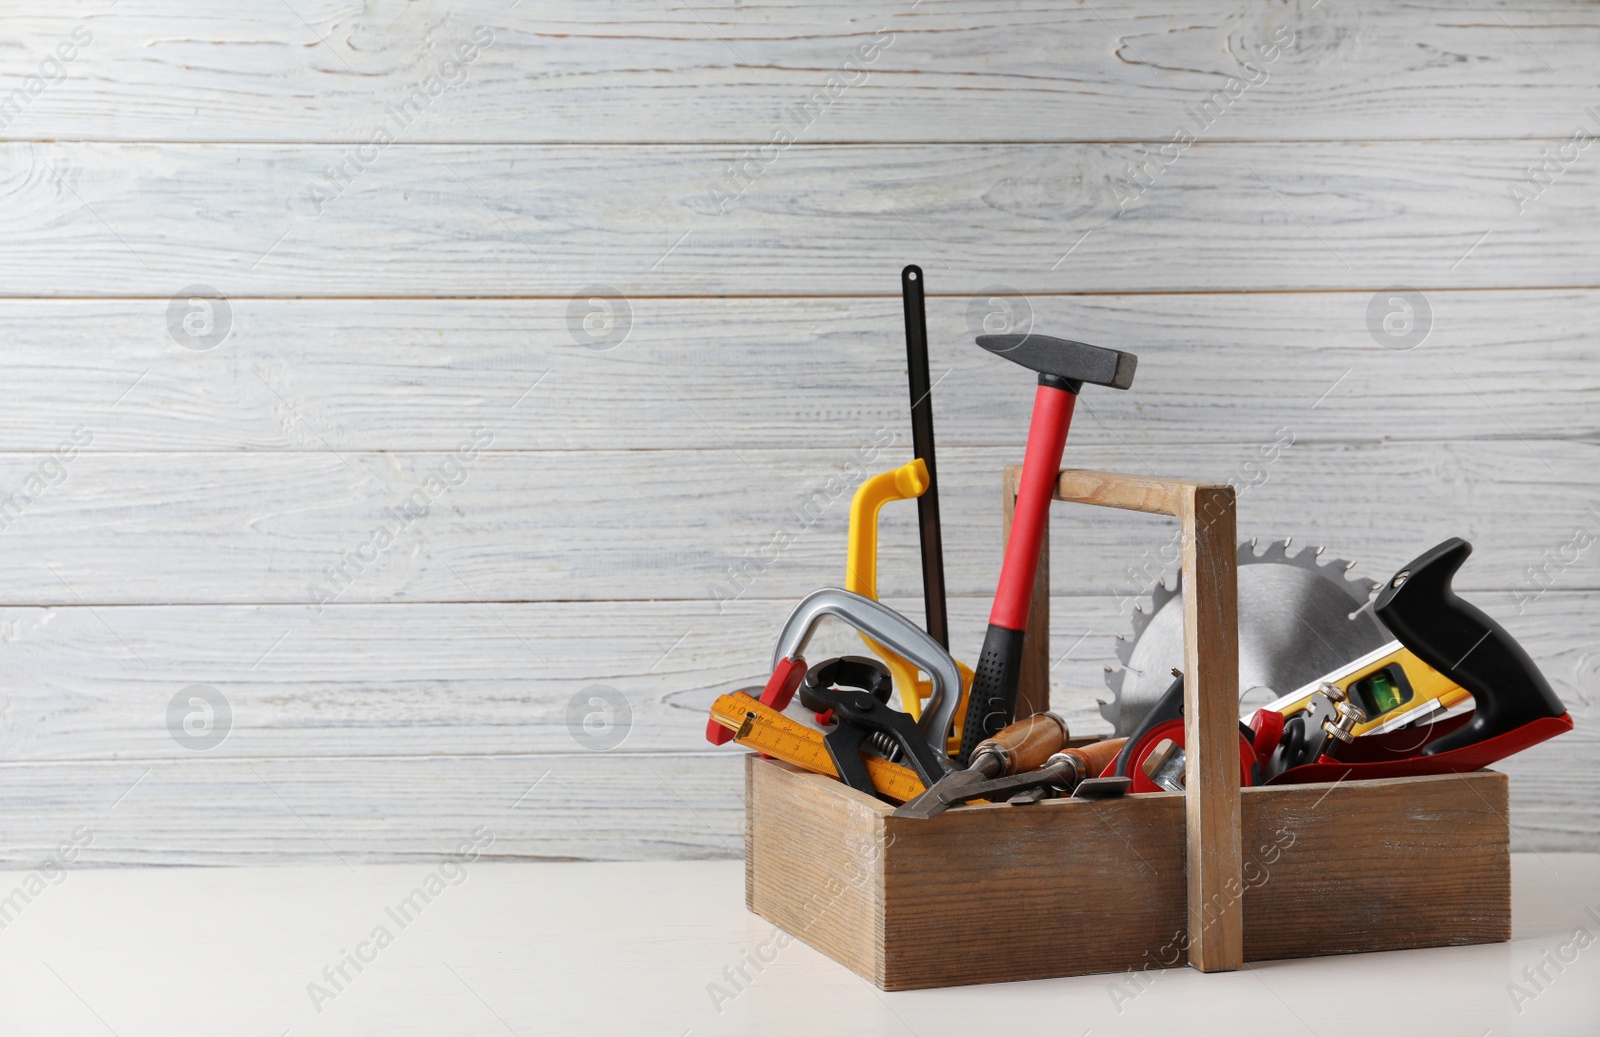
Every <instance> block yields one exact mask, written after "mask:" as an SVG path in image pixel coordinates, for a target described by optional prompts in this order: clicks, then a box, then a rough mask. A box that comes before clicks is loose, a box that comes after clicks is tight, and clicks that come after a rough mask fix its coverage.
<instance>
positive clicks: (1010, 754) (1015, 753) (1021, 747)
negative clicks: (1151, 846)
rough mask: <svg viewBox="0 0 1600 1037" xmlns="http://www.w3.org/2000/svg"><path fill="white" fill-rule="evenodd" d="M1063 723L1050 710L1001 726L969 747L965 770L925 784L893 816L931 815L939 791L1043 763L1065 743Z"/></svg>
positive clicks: (938, 799) (952, 789)
mask: <svg viewBox="0 0 1600 1037" xmlns="http://www.w3.org/2000/svg"><path fill="white" fill-rule="evenodd" d="M1068 737H1069V736H1068V734H1067V722H1066V721H1065V720H1062V719H1061V718H1060V717H1058V716H1056V715H1055V714H1054V713H1035V714H1034V715H1033V716H1030V717H1024V718H1023V719H1021V720H1018V721H1017V722H1016V723H1014V724H1011V725H1009V726H1008V727H1005V728H1003V729H1002V730H1001V731H1000V732H999V733H998V734H996V735H994V737H992V738H987V739H984V740H983V741H982V742H979V743H978V745H977V747H976V748H974V749H973V750H972V758H971V760H970V761H969V763H968V765H967V767H966V769H965V770H959V771H951V772H950V773H949V774H946V775H945V776H944V777H942V778H940V779H939V780H938V781H936V782H934V783H933V784H932V785H931V786H929V788H928V790H927V791H926V792H924V793H922V795H920V796H918V797H917V798H916V799H913V800H912V801H911V802H909V803H907V804H905V805H904V806H902V807H900V808H899V809H898V810H896V811H895V812H894V816H896V817H923V816H927V817H932V816H933V814H937V813H940V812H941V811H942V810H943V809H944V807H943V806H940V807H938V809H935V810H934V811H933V814H925V813H924V810H925V808H926V807H927V806H929V805H936V804H937V803H938V802H939V801H940V799H941V797H942V793H948V792H953V791H954V790H956V789H960V788H964V787H965V786H968V785H976V784H977V783H979V782H983V781H989V780H992V779H994V778H1000V777H1005V776H1007V775H1011V774H1020V773H1022V772H1024V771H1032V770H1037V769H1038V768H1040V767H1042V766H1044V764H1045V761H1046V760H1048V759H1050V756H1051V754H1053V753H1056V752H1059V751H1060V750H1061V749H1062V748H1064V747H1065V746H1066V744H1067V738H1068ZM1097 773H1098V772H1097Z"/></svg>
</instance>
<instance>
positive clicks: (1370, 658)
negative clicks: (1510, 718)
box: [1262, 641, 1472, 736]
mask: <svg viewBox="0 0 1600 1037" xmlns="http://www.w3.org/2000/svg"><path fill="white" fill-rule="evenodd" d="M1330 684H1331V685H1333V686H1334V687H1336V688H1337V689H1339V691H1340V692H1341V693H1343V694H1344V695H1345V696H1346V697H1348V698H1349V699H1350V701H1351V702H1353V703H1355V704H1356V705H1357V706H1359V707H1360V708H1361V711H1362V712H1363V713H1365V714H1366V717H1367V719H1366V720H1364V721H1362V722H1361V723H1359V724H1357V725H1356V726H1355V729H1354V731H1353V733H1354V734H1356V735H1357V736H1360V735H1366V734H1373V733H1382V732H1383V731H1390V730H1393V729H1395V728H1397V727H1401V726H1403V725H1405V724H1410V723H1415V722H1417V721H1419V720H1422V719H1423V718H1424V717H1429V716H1434V715H1435V714H1442V713H1443V712H1446V711H1448V710H1451V709H1454V708H1455V707H1456V706H1459V705H1461V704H1463V703H1469V702H1471V700H1472V696H1471V694H1469V693H1468V692H1467V690H1466V689H1465V688H1463V687H1461V686H1460V685H1459V684H1457V683H1455V682H1454V681H1452V680H1451V679H1450V678H1448V677H1446V676H1445V675H1444V674H1442V673H1440V672H1439V671H1438V670H1435V669H1434V668H1433V667H1431V666H1429V665H1427V664H1426V663H1424V662H1423V661H1422V660H1421V659H1418V658H1417V657H1416V655H1415V654H1413V653H1412V651H1411V650H1410V649H1409V648H1407V647H1405V646H1404V645H1402V644H1401V643H1400V642H1399V641H1390V642H1389V643H1388V644H1385V645H1381V646H1379V647H1378V648H1377V649H1375V650H1373V651H1371V652H1368V653H1367V654H1366V655H1364V656H1362V657H1361V658H1359V659H1356V660H1355V661H1353V662H1351V663H1349V664H1348V665H1346V666H1342V667H1340V668H1339V669H1338V670H1336V671H1334V672H1332V673H1329V674H1327V675H1325V676H1324V677H1322V678H1321V679H1320V680H1317V681H1315V682H1313V683H1311V684H1308V685H1307V686H1305V687H1303V688H1300V689H1299V690H1297V691H1292V692H1290V693H1289V694H1287V695H1285V696H1283V697H1282V698H1280V699H1276V700H1274V701H1272V702H1269V703H1267V705H1265V706H1263V707H1262V708H1263V709H1266V710H1272V711H1275V712H1277V713H1278V714H1280V715H1283V716H1292V715H1294V714H1295V713H1298V712H1300V711H1301V710H1303V709H1305V708H1306V707H1307V706H1308V705H1309V703H1310V701H1311V696H1312V695H1313V694H1314V693H1316V692H1317V691H1318V690H1320V689H1321V688H1322V687H1323V686H1324V685H1330Z"/></svg>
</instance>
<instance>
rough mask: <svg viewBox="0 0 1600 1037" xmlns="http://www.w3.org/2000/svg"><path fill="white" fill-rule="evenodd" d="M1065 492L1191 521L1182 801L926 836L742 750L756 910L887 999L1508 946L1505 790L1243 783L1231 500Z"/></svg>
mask: <svg viewBox="0 0 1600 1037" xmlns="http://www.w3.org/2000/svg"><path fill="white" fill-rule="evenodd" d="M1015 479H1016V472H1015V469H1008V471H1007V475H1006V487H1007V490H1006V498H1007V505H1008V506H1007V509H1006V510H1007V517H1008V518H1009V513H1010V507H1009V505H1010V503H1011V498H1012V496H1013V495H1014V492H1015ZM1056 496H1057V498H1058V499H1062V500H1077V501H1082V502H1086V503H1093V504H1100V505H1104V506H1110V507H1120V508H1130V509H1133V510H1140V511H1150V512H1155V513H1162V514H1170V515H1175V516H1177V517H1178V518H1179V519H1180V522H1181V525H1182V532H1183V556H1184V561H1183V564H1184V586H1185V588H1186V591H1185V595H1184V598H1185V623H1184V626H1185V631H1184V636H1185V662H1186V668H1185V673H1186V675H1187V676H1188V679H1186V681H1185V693H1186V704H1185V725H1186V728H1185V742H1186V745H1187V746H1188V747H1189V751H1188V753H1187V767H1188V770H1187V783H1186V787H1187V789H1188V791H1187V792H1185V793H1157V794H1148V795H1139V796H1128V797H1124V798H1121V799H1112V800H1103V801H1098V802H1091V801H1084V800H1077V799H1057V800H1047V801H1044V802H1041V803H1038V804H1034V805H1032V806H1026V807H1012V806H1008V805H1005V804H979V805H969V806H966V807H962V808H959V809H955V810H950V811H948V812H946V813H944V814H942V815H940V816H938V817H936V818H933V819H931V820H918V819H913V818H896V817H893V816H891V814H892V811H893V807H891V806H889V805H888V804H886V803H883V802H881V801H879V800H877V799H875V798H873V797H872V796H868V795H866V794H864V793H861V792H858V791H856V790H854V789H851V788H849V787H848V786H846V785H844V784H843V783H841V782H839V781H837V780H834V779H832V778H827V777H823V776H820V775H816V774H810V773H807V772H804V771H801V770H798V769H796V768H793V767H790V766H788V765H786V764H783V763H780V762H777V761H774V760H767V759H762V758H759V757H756V756H751V757H750V758H749V760H748V762H747V765H746V772H745V901H746V905H747V906H748V907H749V909H750V910H752V911H754V912H756V913H757V914H760V915H761V916H762V917H764V918H766V919H768V920H770V921H771V922H773V923H774V924H776V925H778V926H780V927H781V928H783V929H785V930H786V931H788V932H790V933H791V934H793V935H794V936H796V937H798V938H799V939H801V940H803V941H804V942H806V943H807V944H809V945H811V946H812V947H814V948H816V949H817V950H819V951H821V952H822V953H824V954H826V955H828V956H829V957H831V958H833V959H834V960H836V961H838V962H840V963H841V964H844V965H846V966H848V967H849V968H851V969H852V970H854V971H855V972H857V973H859V974H860V975H862V976H863V977H865V978H867V979H869V980H871V981H872V982H873V983H875V984H877V985H878V986H879V987H881V988H883V989H885V990H906V989H913V988H919V987H937V986H952V985H957V984H966V983H990V982H1002V981H1008V980H1021V979H1041V978H1046V977H1052V976H1070V975H1081V974H1086V973H1094V972H1107V971H1120V970H1127V969H1134V970H1139V969H1155V968H1168V967H1173V966H1179V965H1183V964H1185V963H1188V964H1193V965H1195V966H1196V967H1197V968H1199V969H1201V970H1202V971H1220V970H1226V969H1233V968H1238V967H1239V966H1240V965H1241V964H1242V963H1243V962H1244V961H1245V960H1247V959H1249V960H1258V959H1266V958H1288V957H1304V956H1310V955H1319V954H1334V953H1348V952H1358V951H1380V950H1397V949H1402V948H1414V947H1432V946H1445V945H1454V944H1469V943H1487V942H1493V941H1500V940H1507V939H1509V938H1510V935H1511V862H1510V825H1509V821H1508V817H1509V814H1508V803H1507V784H1506V778H1505V776H1504V775H1502V774H1499V773H1496V772H1492V771H1479V772H1476V773H1473V774H1462V775H1444V776H1435V777H1421V778H1396V779H1386V780H1379V781H1346V782H1336V783H1332V784H1317V785H1290V786H1274V787H1263V788H1246V789H1240V788H1239V784H1238V782H1239V776H1238V771H1237V750H1236V748H1235V744H1236V739H1237V734H1236V731H1237V720H1238V717H1237V705H1236V704H1237V702H1238V689H1237V661H1236V660H1237V637H1238V628H1237V619H1236V615H1235V613H1236V583H1235V574H1234V565H1235V564H1236V559H1235V550H1234V543H1235V533H1234V528H1235V526H1234V520H1233V494H1232V491H1231V489H1230V488H1229V487H1226V486H1214V485H1207V484H1201V483H1189V482H1184V481H1181V480H1166V479H1144V478H1136V477H1130V476H1121V475H1114V474H1109V473H1101V472H1080V471H1073V470H1067V471H1063V472H1062V473H1061V477H1060V479H1059V481H1058V485H1057V494H1056ZM1041 582H1044V581H1043V578H1042V577H1041ZM1046 586H1047V584H1046ZM1039 599H1040V594H1037V593H1036V595H1035V601H1036V607H1035V614H1034V616H1033V617H1031V620H1030V624H1029V631H1028V640H1029V649H1028V652H1029V655H1030V657H1032V658H1034V659H1036V660H1037V659H1042V658H1046V657H1047V656H1048V645H1047V643H1046V640H1047V633H1046V632H1047V631H1048V629H1049V627H1048V615H1047V614H1046V613H1043V610H1042V609H1040V608H1039V607H1038V602H1039ZM1044 600H1045V601H1048V599H1047V598H1045V599H1044ZM1046 669H1047V667H1040V666H1039V665H1037V664H1035V665H1034V666H1033V668H1032V675H1033V676H1032V679H1031V683H1030V686H1029V687H1028V688H1026V689H1025V701H1027V702H1029V703H1030V704H1031V705H1032V706H1033V707H1034V708H1044V705H1045V703H1046V701H1047V699H1046V696H1047V694H1048V693H1047V691H1046V690H1045V689H1044V688H1043V687H1041V685H1042V684H1043V676H1044V673H1045V671H1046Z"/></svg>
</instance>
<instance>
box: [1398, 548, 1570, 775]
mask: <svg viewBox="0 0 1600 1037" xmlns="http://www.w3.org/2000/svg"><path fill="white" fill-rule="evenodd" d="M1470 554H1472V545H1471V544H1469V543H1467V542H1466V541H1465V540H1462V539H1461V538H1460V537H1451V538H1450V539H1449V540H1446V541H1445V542H1444V543H1442V544H1439V545H1438V546H1437V547H1434V548H1433V549H1431V550H1429V551H1426V552H1424V553H1423V554H1422V555H1420V556H1418V557H1417V558H1416V559H1415V560H1414V561H1412V563H1411V564H1410V565H1408V566H1406V567H1405V568H1404V569H1401V570H1400V571H1399V572H1398V573H1396V574H1395V575H1394V578H1393V579H1391V580H1390V581H1389V583H1388V585H1387V586H1385V587H1384V589H1383V591H1382V592H1381V593H1380V594H1379V595H1378V600H1377V602H1376V603H1375V604H1374V605H1373V611H1374V612H1376V613H1377V615H1378V618H1379V619H1381V620H1383V624H1384V625H1385V626H1387V627H1388V628H1389V630H1390V631H1391V632H1392V633H1393V634H1394V636H1395V637H1397V638H1399V639H1400V643H1401V644H1403V645H1405V646H1406V648H1408V649H1410V650H1411V652H1412V654H1414V655H1415V656H1416V657H1417V658H1419V659H1421V660H1422V661H1423V662H1425V663H1427V664H1428V665H1429V666H1431V667H1433V668H1434V669H1435V670H1438V671H1439V672H1440V673H1442V674H1444V675H1445V676H1446V677H1448V678H1450V679H1451V680H1452V681H1454V682H1455V683H1456V684H1458V685H1460V686H1461V687H1462V688H1465V689H1466V690H1467V691H1469V692H1471V693H1472V701H1473V707H1474V714H1473V717H1472V720H1471V721H1470V722H1468V723H1467V724H1466V725H1465V726H1463V727H1462V728H1460V729H1459V730H1456V731H1452V732H1451V733H1449V734H1447V735H1444V736H1443V737H1441V738H1437V739H1435V740H1434V741H1433V742H1432V743H1431V744H1430V745H1428V747H1427V748H1425V749H1423V750H1422V755H1423V756H1433V755H1435V754H1436V753H1443V752H1449V751H1450V750H1451V749H1459V748H1461V747H1462V746H1465V745H1472V744H1473V743H1475V742H1481V741H1483V740H1484V739H1486V738H1493V737H1494V736H1495V735H1499V734H1504V733H1505V732H1507V731H1510V730H1512V729H1514V728H1517V727H1521V726H1522V725H1523V724H1526V723H1528V722H1529V721H1531V720H1537V719H1538V718H1540V717H1559V716H1561V715H1563V714H1564V713H1566V711H1567V710H1566V707H1565V706H1563V705H1562V704H1561V700H1560V699H1559V698H1557V697H1556V693H1555V692H1554V691H1553V690H1552V689H1551V687H1550V683H1549V682H1548V681H1546V680H1545V679H1544V674H1542V673H1540V672H1539V667H1538V666H1536V665H1534V662H1533V660H1532V659H1531V658H1529V656H1528V653H1527V652H1526V651H1524V650H1523V648H1522V646H1521V645H1519V644H1517V642H1516V641H1515V640H1514V639H1513V638H1512V636H1511V635H1510V634H1508V633H1506V631H1505V628H1504V627H1502V626H1501V625H1500V624H1499V623H1496V622H1495V621H1494V620H1493V619H1490V618H1489V617H1488V616H1487V615H1485V614H1484V612H1483V610H1481V609H1479V608H1478V607H1477V606H1475V605H1473V604H1471V603H1470V602H1467V601H1463V600H1462V599H1461V598H1460V597H1458V596H1457V595H1456V592H1455V590H1454V589H1453V588H1452V587H1451V586H1450V581H1451V580H1452V579H1453V578H1454V577H1455V574H1456V570H1457V569H1460V568H1461V563H1463V562H1465V561H1466V560H1467V556H1468V555H1470Z"/></svg>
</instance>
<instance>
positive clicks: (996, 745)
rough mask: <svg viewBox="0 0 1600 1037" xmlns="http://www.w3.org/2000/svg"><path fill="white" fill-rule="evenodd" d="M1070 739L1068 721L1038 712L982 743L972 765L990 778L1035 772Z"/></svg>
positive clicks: (976, 749) (979, 744)
mask: <svg viewBox="0 0 1600 1037" xmlns="http://www.w3.org/2000/svg"><path fill="white" fill-rule="evenodd" d="M1067 738H1068V734H1067V722H1066V721H1065V720H1062V719H1061V718H1060V717H1058V716H1056V715H1055V714H1054V713H1035V714H1034V715H1033V716H1031V717H1024V718H1023V719H1021V720H1018V721H1017V722H1016V723H1014V724H1010V725H1008V726H1007V727H1005V728H1002V729H1001V730H1000V732H999V733H998V734H996V735H994V736H993V737H992V738H986V739H984V740H983V741H982V742H979V743H978V745H977V748H975V749H974V750H973V751H972V762H971V766H972V767H974V768H975V769H977V770H980V771H982V772H983V773H984V775H985V776H987V777H990V778H999V777H1004V776H1007V775H1011V774H1021V773H1022V772H1024V771H1035V770H1038V769H1039V768H1040V767H1043V766H1044V765H1045V761H1047V760H1049V759H1050V757H1051V756H1054V755H1055V754H1056V753H1057V752H1059V751H1060V750H1061V747H1062V746H1064V745H1066V744H1067ZM1113 755H1114V754H1113ZM1095 773H1097V774H1098V773H1099V772H1098V771H1096V772H1095Z"/></svg>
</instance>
